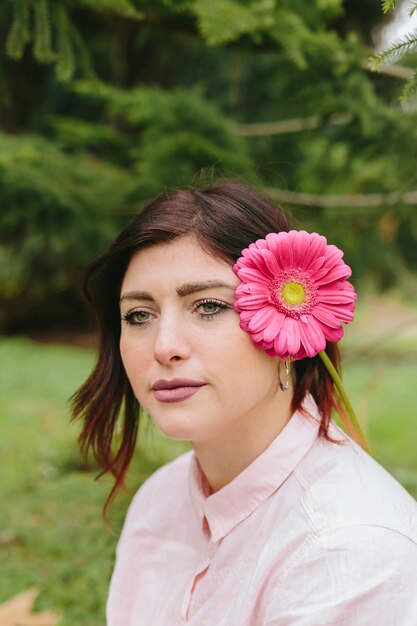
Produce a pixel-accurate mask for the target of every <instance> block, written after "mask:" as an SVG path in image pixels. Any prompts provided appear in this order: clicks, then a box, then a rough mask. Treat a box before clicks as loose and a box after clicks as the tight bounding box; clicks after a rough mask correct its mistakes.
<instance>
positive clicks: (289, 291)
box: [281, 282, 307, 305]
mask: <svg viewBox="0 0 417 626" xmlns="http://www.w3.org/2000/svg"><path fill="white" fill-rule="evenodd" d="M281 294H282V297H283V298H284V300H285V301H286V302H287V303H288V304H292V305H297V304H302V303H303V302H304V300H305V298H306V295H307V294H306V292H305V289H304V287H303V285H300V283H294V282H289V283H286V284H285V285H284V286H283V287H282V291H281Z"/></svg>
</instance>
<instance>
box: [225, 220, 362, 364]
mask: <svg viewBox="0 0 417 626" xmlns="http://www.w3.org/2000/svg"><path fill="white" fill-rule="evenodd" d="M342 256H343V252H342V251H341V250H339V248H337V247H336V246H333V245H328V244H327V240H326V238H325V237H323V236H322V235H318V234H317V233H307V232H305V231H303V230H301V231H296V230H290V232H288V233H287V232H281V233H271V234H269V235H267V236H266V238H265V239H258V241H256V242H255V243H251V244H250V246H249V248H246V249H245V250H243V251H242V256H241V257H240V258H239V259H238V260H237V262H236V264H235V265H234V267H233V270H234V272H235V274H237V276H238V277H239V278H240V280H241V281H242V283H241V284H240V285H239V286H238V288H237V289H236V301H235V309H236V311H239V312H240V326H241V328H242V329H243V330H245V331H248V332H249V333H250V334H251V337H252V339H253V341H254V343H255V345H256V346H257V347H258V348H263V349H264V350H266V351H267V352H268V354H270V355H272V356H278V357H280V358H283V359H285V358H289V357H291V358H293V359H302V358H304V357H306V356H308V357H313V356H315V355H316V354H318V353H319V352H321V351H322V350H324V349H325V347H326V341H339V339H341V338H342V337H343V333H344V329H343V327H342V324H341V322H344V323H348V322H351V321H352V320H353V313H354V310H355V300H356V293H355V290H354V288H353V286H352V285H351V284H350V283H349V282H348V281H347V278H349V276H350V275H351V273H352V272H351V269H350V267H349V266H348V265H346V263H345V262H344V261H342Z"/></svg>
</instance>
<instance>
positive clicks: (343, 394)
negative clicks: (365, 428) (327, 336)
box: [319, 350, 366, 446]
mask: <svg viewBox="0 0 417 626" xmlns="http://www.w3.org/2000/svg"><path fill="white" fill-rule="evenodd" d="M319 356H320V358H321V360H322V361H323V363H324V365H325V367H326V369H327V371H328V372H329V374H330V376H331V378H332V380H333V382H334V384H335V386H336V388H337V390H338V392H339V395H340V397H341V399H342V401H343V404H344V405H345V407H346V409H347V412H348V417H349V421H350V423H351V424H352V426H353V428H354V429H355V430H356V432H357V433H358V435H359V436H360V438H361V440H362V442H363V443H364V444H365V446H366V439H365V437H364V434H363V432H362V428H361V427H360V425H359V422H358V418H357V417H356V414H355V411H354V410H353V407H352V405H351V403H350V401H349V398H348V397H347V394H346V391H345V389H344V387H343V383H342V380H341V378H340V376H339V374H338V372H337V369H336V368H335V366H334V365H333V363H332V362H331V360H330V359H329V357H328V355H327V354H326V352H325V351H324V350H322V351H321V352H319Z"/></svg>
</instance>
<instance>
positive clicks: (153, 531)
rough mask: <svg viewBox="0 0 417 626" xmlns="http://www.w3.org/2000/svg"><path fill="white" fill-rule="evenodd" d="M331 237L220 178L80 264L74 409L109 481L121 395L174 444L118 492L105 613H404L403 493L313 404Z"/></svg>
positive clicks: (127, 439) (334, 333)
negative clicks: (175, 450) (119, 516)
mask: <svg viewBox="0 0 417 626" xmlns="http://www.w3.org/2000/svg"><path fill="white" fill-rule="evenodd" d="M341 256H342V253H341V252H340V251H339V250H338V249H337V248H336V247H335V246H330V245H327V243H326V241H325V239H324V238H323V237H320V236H319V235H317V234H311V235H308V234H307V233H304V232H303V231H300V232H299V233H297V232H295V231H290V225H289V223H288V221H287V219H286V217H285V216H284V215H283V214H282V212H281V211H280V210H279V209H277V208H276V207H275V206H273V205H272V204H271V203H270V202H269V201H268V200H266V199H265V198H263V197H262V196H261V195H259V194H258V193H257V192H256V191H255V190H253V189H251V188H250V187H248V186H246V185H243V184H240V183H231V182H221V183H218V184H216V185H213V186H212V187H210V188H208V189H205V190H200V191H198V190H187V191H175V192H172V193H170V194H168V195H166V196H163V197H160V198H159V199H157V200H156V201H154V202H153V203H151V204H150V205H149V206H148V207H147V208H146V209H145V210H144V211H142V212H141V213H140V214H139V215H138V216H137V217H136V218H135V219H134V220H133V222H132V223H131V224H130V225H129V226H128V227H127V228H126V229H125V230H124V231H123V232H122V233H121V235H120V236H119V237H118V238H117V239H116V241H115V242H114V244H113V245H112V246H111V247H110V249H109V251H108V252H106V253H105V254H104V255H103V256H102V257H101V258H99V259H98V260H97V261H96V262H95V263H94V264H93V265H92V266H91V268H90V270H89V273H88V277H87V293H88V295H89V298H90V301H91V302H92V304H93V306H94V308H95V311H96V314H97V318H98V322H99V327H100V331H101V345H100V352H99V358H98V362H97V365H96V367H95V369H94V371H93V373H92V374H91V376H90V378H89V379H88V380H87V382H86V383H85V384H84V386H83V387H82V388H81V389H80V390H79V392H78V394H77V396H76V398H75V403H74V413H75V415H79V416H80V415H81V416H83V418H84V420H85V428H84V430H83V433H82V435H81V441H82V444H83V447H84V449H88V448H90V447H91V448H92V449H93V451H94V452H95V454H96V457H97V459H98V461H99V463H100V464H101V466H102V467H103V471H105V472H106V471H111V472H112V473H113V474H114V476H115V477H116V483H115V487H114V489H113V492H112V494H111V497H112V496H113V495H114V493H115V491H116V490H117V488H119V487H120V486H121V484H122V482H123V479H124V477H125V474H126V471H127V468H128V465H129V462H130V459H131V457H132V454H133V452H134V447H135V439H136V434H137V425H138V412H139V406H142V407H143V408H144V409H145V410H146V412H147V413H148V414H149V415H150V416H151V418H152V420H153V421H154V422H155V424H156V425H157V426H158V427H159V429H160V430H161V431H162V432H163V433H165V434H166V435H167V436H168V437H171V438H172V439H179V440H186V441H190V442H191V444H192V451H190V452H187V453H185V454H183V455H181V456H179V457H178V458H177V459H176V460H174V461H173V462H171V463H169V464H167V465H165V466H164V467H162V468H160V469H159V470H158V471H156V472H155V473H154V474H153V475H152V476H151V477H150V478H149V479H148V480H147V481H146V482H145V483H144V484H143V485H142V487H141V488H140V489H139V491H138V492H137V494H136V496H135V497H134V499H133V502H132V504H131V506H130V509H129V512H128V515H127V518H126V521H125V524H124V528H123V532H122V535H121V538H120V541H119V544H118V549H117V560H116V565H115V569H114V572H113V577H112V581H111V586H110V594H109V599H108V606H107V618H108V626H176V625H179V624H191V625H192V626H287V625H288V626H290V625H291V626H292V625H297V626H301V625H303V626H324V625H330V624H331V625H336V624H337V625H342V624H343V625H346V626H365V625H366V626H369V625H374V624H375V625H376V624H377V625H378V626H393V625H394V624H398V625H401V626H416V624H417V506H416V503H415V502H414V500H413V499H412V498H411V497H410V496H409V495H408V494H407V493H406V492H405V490H403V489H402V487H401V486H400V485H399V484H398V483H397V482H396V481H395V480H394V479H393V478H392V477H390V476H389V475H388V474H387V473H386V472H385V471H384V470H383V469H382V468H381V467H380V466H379V465H378V464H377V463H376V462H375V461H373V460H372V459H371V458H370V457H369V456H368V455H367V454H366V452H364V451H363V450H362V449H361V448H360V447H359V446H358V445H357V444H355V443H354V442H353V441H352V439H351V438H349V437H348V436H347V435H345V434H344V433H343V432H342V431H341V430H340V429H339V428H337V427H336V426H335V425H334V424H333V422H332V421H331V419H330V416H331V413H332V411H333V409H336V410H338V412H339V413H340V414H341V415H342V416H344V415H345V414H346V407H345V408H344V407H343V403H342V401H341V399H340V394H338V393H337V390H336V387H335V384H334V379H335V373H334V371H332V364H333V365H334V366H336V367H338V363H339V353H338V348H337V343H336V342H337V340H338V339H340V337H341V336H342V334H343V328H342V324H341V322H345V323H347V322H349V321H350V320H351V319H352V318H353V309H354V300H355V297H356V296H355V293H354V290H353V287H352V286H351V284H350V283H349V282H348V280H347V279H348V277H349V275H350V269H349V268H348V266H347V265H346V264H345V263H344V262H343V261H342V260H341ZM331 374H332V375H331ZM122 407H123V416H122V417H119V415H120V413H121V408H122ZM348 424H349V422H348ZM116 432H117V435H115V433H116ZM351 432H353V429H352V428H351ZM114 439H115V440H116V444H117V447H116V449H114V448H113V447H112V442H113V440H114Z"/></svg>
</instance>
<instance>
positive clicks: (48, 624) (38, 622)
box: [0, 589, 59, 626]
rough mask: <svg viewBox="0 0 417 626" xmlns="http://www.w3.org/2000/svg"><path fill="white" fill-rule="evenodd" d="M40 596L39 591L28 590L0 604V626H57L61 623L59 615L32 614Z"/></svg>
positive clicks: (51, 612)
mask: <svg viewBox="0 0 417 626" xmlns="http://www.w3.org/2000/svg"><path fill="white" fill-rule="evenodd" d="M38 594H39V591H38V590H37V589H28V590H27V591H24V592H23V593H20V594H19V595H17V596H14V598H11V599H10V600H8V601H7V602H4V604H0V626H56V625H57V624H58V621H59V615H58V614H57V613H55V612H53V611H44V612H43V613H32V608H33V604H34V602H35V600H36V598H37V596H38Z"/></svg>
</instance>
